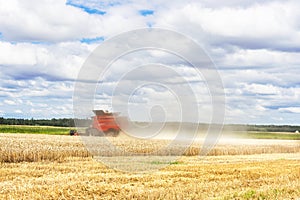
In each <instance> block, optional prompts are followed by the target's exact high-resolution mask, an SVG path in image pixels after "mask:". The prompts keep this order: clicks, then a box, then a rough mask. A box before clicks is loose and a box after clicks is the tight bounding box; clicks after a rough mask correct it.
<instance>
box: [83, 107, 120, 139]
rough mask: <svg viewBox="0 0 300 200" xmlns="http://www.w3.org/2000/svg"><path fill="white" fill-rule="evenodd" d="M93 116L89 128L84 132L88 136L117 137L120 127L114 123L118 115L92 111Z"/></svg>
mask: <svg viewBox="0 0 300 200" xmlns="http://www.w3.org/2000/svg"><path fill="white" fill-rule="evenodd" d="M93 112H94V113H95V116H94V117H92V119H93V122H92V125H91V127H90V128H87V129H86V130H85V133H86V135H89V136H112V137H116V136H118V135H119V132H120V127H119V125H118V124H117V122H116V119H117V118H118V116H119V114H120V113H111V112H108V111H103V110H93Z"/></svg>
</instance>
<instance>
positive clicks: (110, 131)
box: [105, 129, 119, 137]
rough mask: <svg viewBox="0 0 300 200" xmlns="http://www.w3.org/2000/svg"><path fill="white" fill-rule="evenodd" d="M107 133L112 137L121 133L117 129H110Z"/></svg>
mask: <svg viewBox="0 0 300 200" xmlns="http://www.w3.org/2000/svg"><path fill="white" fill-rule="evenodd" d="M105 135H107V136H111V137H117V136H118V135H119V131H118V130H115V129H109V130H108V131H107V132H106V133H105Z"/></svg>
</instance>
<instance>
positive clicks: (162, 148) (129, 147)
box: [0, 134, 300, 162]
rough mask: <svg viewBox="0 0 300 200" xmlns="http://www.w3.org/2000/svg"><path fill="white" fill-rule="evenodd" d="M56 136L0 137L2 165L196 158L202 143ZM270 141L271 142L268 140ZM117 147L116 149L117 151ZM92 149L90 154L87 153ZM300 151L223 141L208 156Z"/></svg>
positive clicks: (294, 146)
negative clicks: (91, 158) (73, 159)
mask: <svg viewBox="0 0 300 200" xmlns="http://www.w3.org/2000/svg"><path fill="white" fill-rule="evenodd" d="M89 139H91V140H88V139H83V140H81V138H80V137H70V136H55V135H30V134H28V135H26V134H22V135H20V134H0V162H22V161H26V162H32V161H42V160H49V161H62V160H64V159H65V158H68V157H88V156H91V155H94V156H133V155H134V156H147V155H156V156H180V155H185V156H196V155H199V154H200V152H201V147H202V144H203V142H201V141H198V142H197V141H196V142H194V143H193V144H192V145H191V146H189V145H188V144H185V143H183V142H181V141H178V142H174V141H169V140H142V139H132V138H129V137H126V136H121V137H117V138H101V137H89ZM268 141H269V140H268ZM115 147H116V148H115ZM88 150H89V151H88ZM297 152H300V144H299V142H298V141H279V142H276V141H272V142H266V140H234V141H232V142H231V141H229V142H228V141H226V140H225V142H224V141H223V142H222V140H221V141H220V143H219V144H217V145H216V146H215V147H214V148H213V149H212V150H211V151H210V152H209V153H208V155H209V156H218V155H250V154H266V153H297Z"/></svg>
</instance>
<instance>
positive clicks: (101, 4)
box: [0, 0, 300, 124]
mask: <svg viewBox="0 0 300 200" xmlns="http://www.w3.org/2000/svg"><path fill="white" fill-rule="evenodd" d="M0 4H1V7H0V54H1V56H0V69H1V70H0V80H1V82H0V117H1V116H2V117H20V118H32V117H34V118H53V117H56V118H61V117H72V116H73V110H72V109H73V106H72V97H73V91H74V83H75V81H76V78H77V76H78V73H79V70H80V68H81V66H82V65H83V63H84V61H85V60H86V59H87V57H88V56H89V55H90V53H91V52H92V51H93V50H94V49H95V48H96V47H97V45H99V44H101V43H102V42H103V41H105V40H106V39H108V38H111V37H113V36H115V35H117V34H119V33H122V32H125V31H129V30H132V29H136V28H144V27H160V28H166V29H171V30H174V31H178V32H180V33H183V34H185V35H187V36H188V37H191V38H193V39H194V40H195V41H197V42H198V43H199V44H200V45H201V46H202V47H203V48H204V49H205V51H206V52H207V53H208V55H209V56H210V57H211V59H212V60H213V62H214V63H215V65H216V67H217V69H218V71H219V73H220V75H221V77H222V80H223V84H224V91H225V95H226V119H225V121H226V123H251V124H254V123H255V124H300V103H299V102H300V76H299V72H300V13H299V8H300V2H299V1H296V0H290V1H273V0H263V1H258V0H257V1H250V0H243V1H242V0H228V1H226V3H224V2H222V3H221V2H220V1H217V0H210V1H208V0H200V1H196V0H188V1H179V0H175V1H172V2H167V1H162V0H156V1H151V2H150V1H137V0H131V1H126V0H125V1H119V0H113V1H107V0H105V1H98V0H90V1H89V0H88V1H83V0H68V1H64V0H50V1H39V0H30V1H20V0H19V1H18V0H11V1H5V0H0ZM145 55H147V56H149V55H151V56H153V57H154V58H153V60H157V59H156V58H157V55H159V53H153V52H152V53H150V54H149V52H148V53H146V54H145ZM138 58H139V59H141V60H142V59H145V58H143V57H142V56H140V57H138ZM161 58H162V57H161ZM126 59H127V60H126ZM126 59H125V60H123V61H120V63H121V64H122V67H126V65H128V63H131V64H132V63H135V61H136V59H137V58H132V57H129V58H126ZM164 59H166V60H168V56H166V57H165V58H164ZM136 63H141V62H136ZM172 64H174V63H173V62H172V60H170V65H172ZM181 67H182V66H181ZM120 70H121V69H120ZM121 71H122V70H121ZM183 71H185V69H183ZM113 79H114V77H112V79H111V80H113ZM105 87H106V86H105ZM107 88H109V83H108V86H107ZM153 92H154V93H155V91H153ZM151 95H152V94H149V96H151ZM91 114H92V113H91Z"/></svg>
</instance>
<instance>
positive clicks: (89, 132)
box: [86, 128, 104, 137]
mask: <svg viewBox="0 0 300 200" xmlns="http://www.w3.org/2000/svg"><path fill="white" fill-rule="evenodd" d="M86 134H87V135H88V136H101V137H103V136H104V134H103V132H101V131H98V129H95V128H88V129H86Z"/></svg>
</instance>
